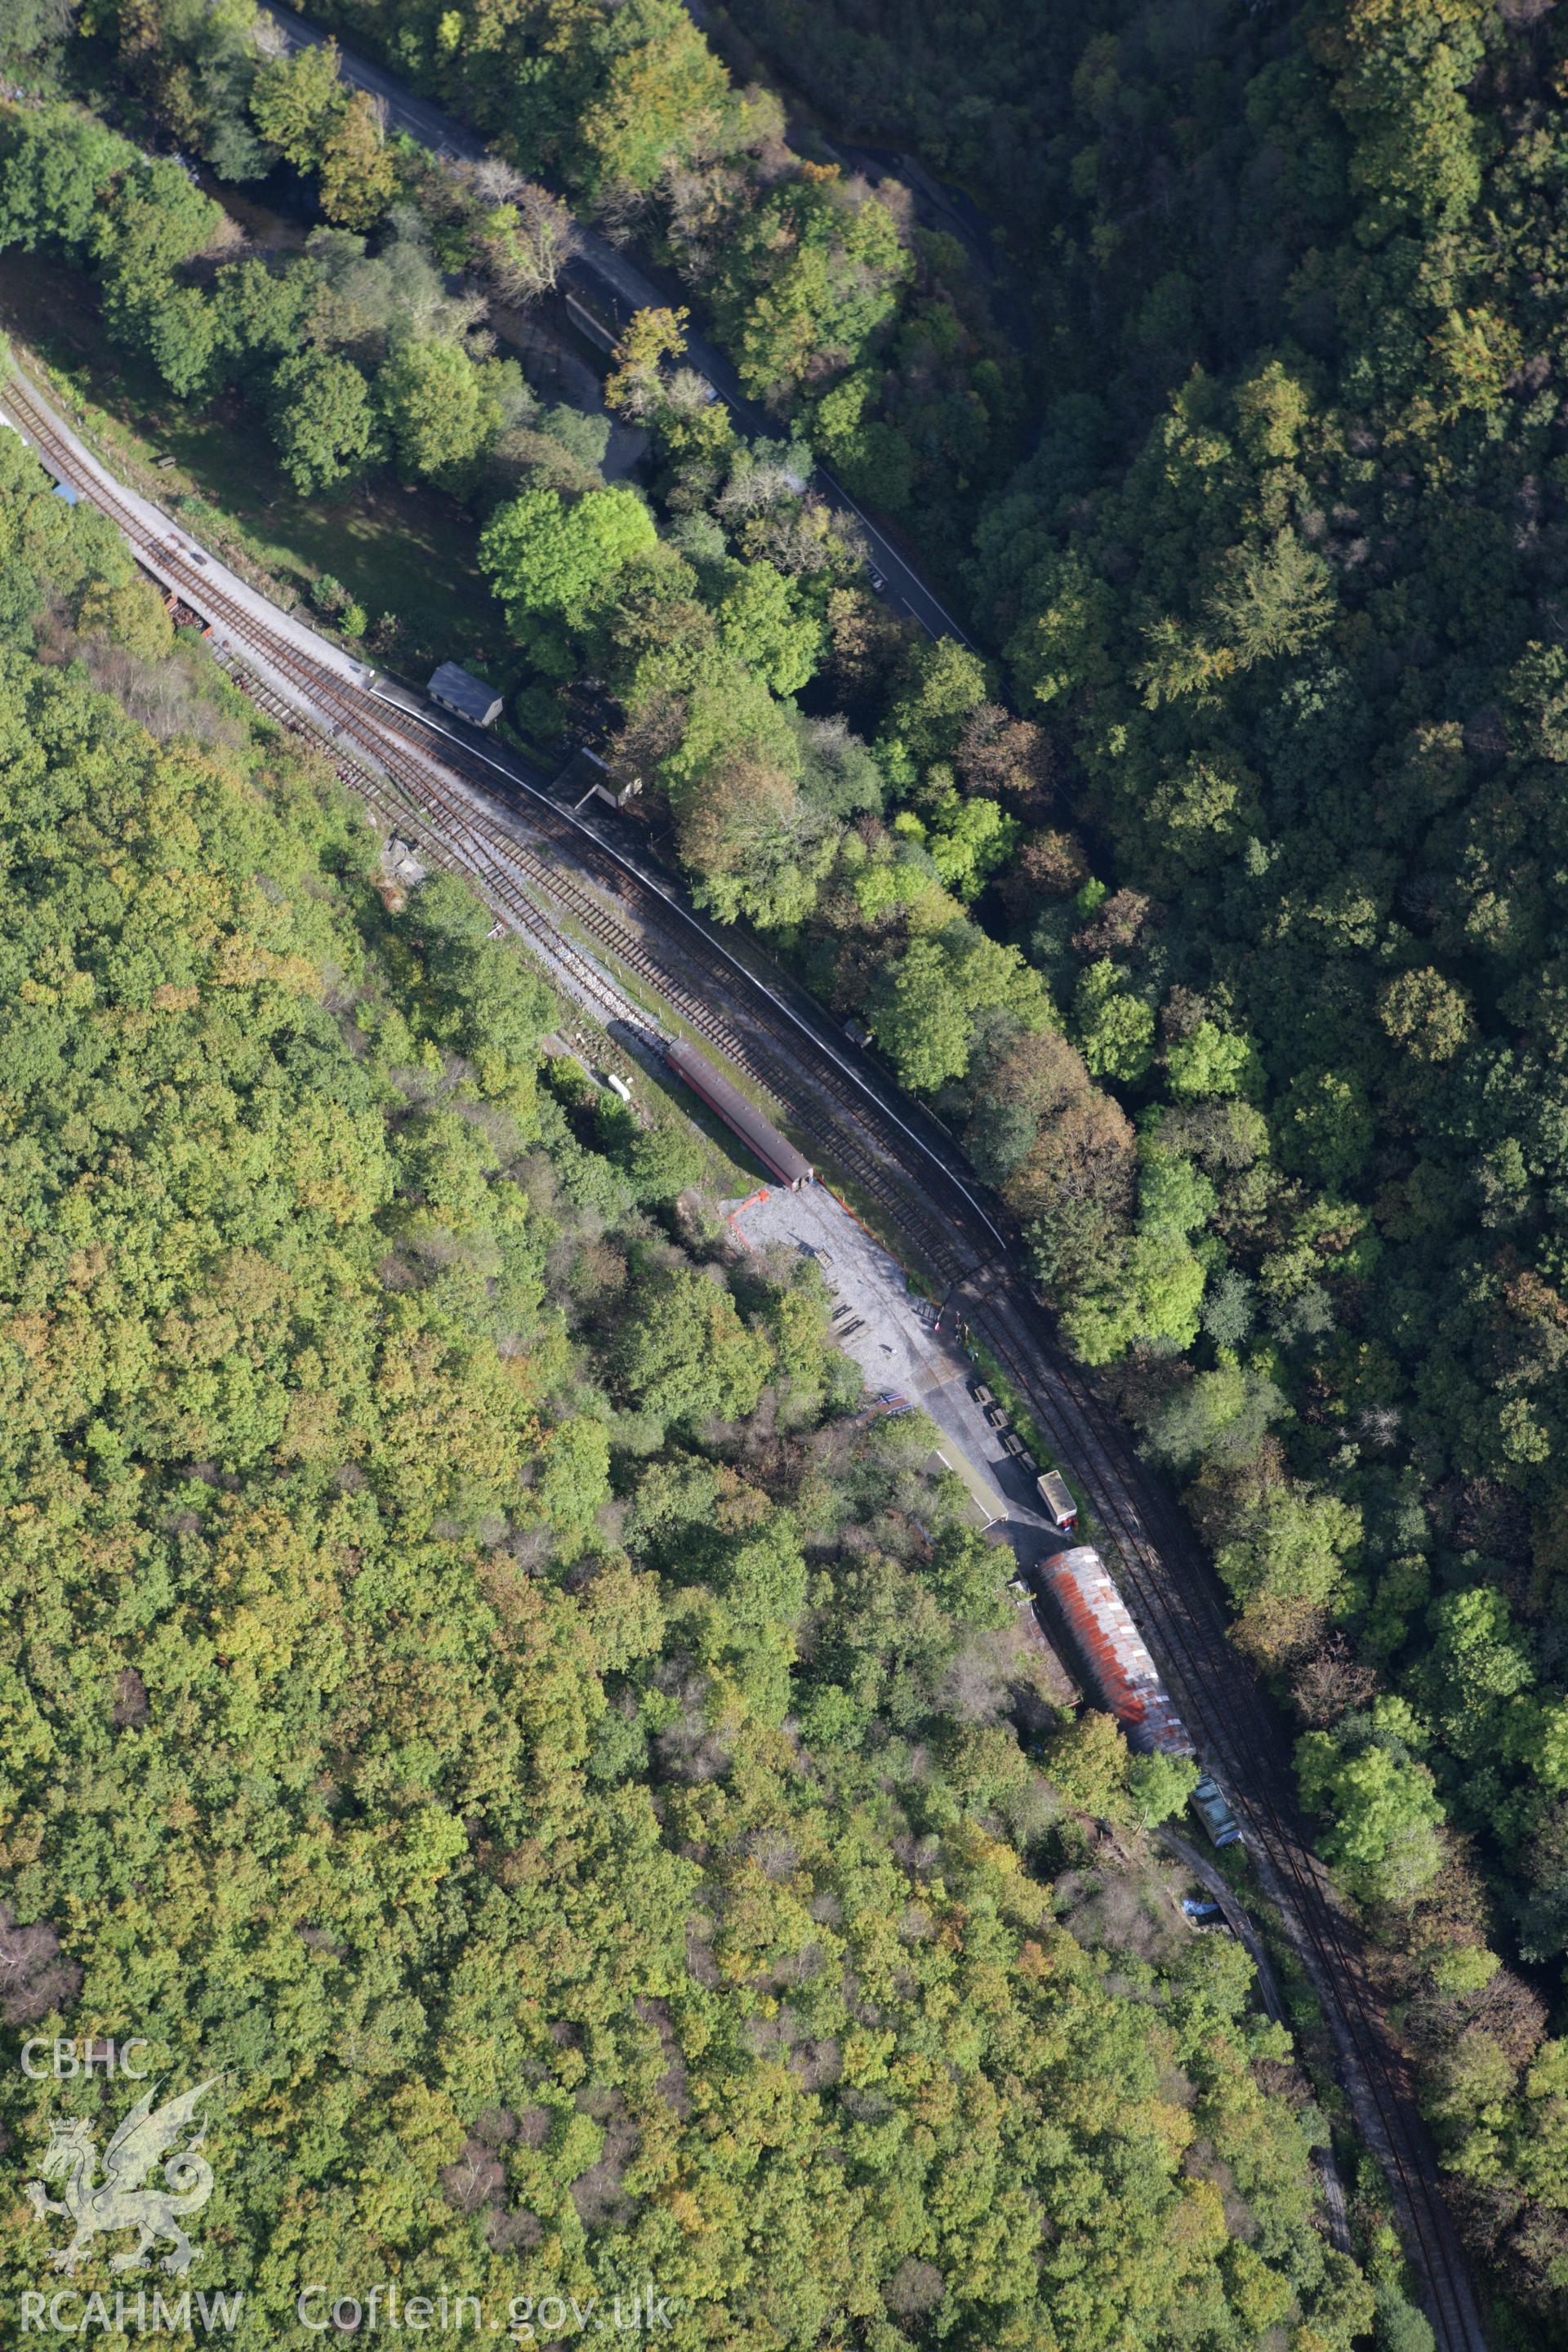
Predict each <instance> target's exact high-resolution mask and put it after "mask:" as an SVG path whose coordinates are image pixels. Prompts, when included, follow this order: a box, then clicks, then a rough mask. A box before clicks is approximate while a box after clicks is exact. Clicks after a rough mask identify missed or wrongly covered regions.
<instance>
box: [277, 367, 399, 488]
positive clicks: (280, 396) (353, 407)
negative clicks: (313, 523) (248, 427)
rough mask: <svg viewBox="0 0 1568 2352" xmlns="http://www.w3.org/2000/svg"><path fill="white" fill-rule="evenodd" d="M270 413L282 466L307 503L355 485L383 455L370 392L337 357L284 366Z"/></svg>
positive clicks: (361, 378)
mask: <svg viewBox="0 0 1568 2352" xmlns="http://www.w3.org/2000/svg"><path fill="white" fill-rule="evenodd" d="M271 413H272V434H273V438H274V440H275V441H276V442H277V444H278V454H279V462H280V464H281V465H282V467H283V470H284V472H285V473H286V474H287V475H288V477H289V480H290V481H291V482H292V483H293V485H294V487H295V488H296V489H297V490H299V491H300V493H301V494H302V495H304V496H306V497H309V496H310V493H311V492H312V491H314V490H321V489H329V488H331V486H332V485H333V484H334V483H336V482H342V481H351V480H353V479H354V478H357V477H358V476H359V475H361V474H363V472H364V471H365V469H366V468H367V467H369V466H371V465H373V464H374V462H375V461H376V459H377V457H379V455H380V447H381V445H380V438H379V435H378V432H377V428H376V417H375V409H374V404H373V402H372V400H371V394H370V386H369V384H368V383H366V381H365V379H364V376H363V373H362V372H361V370H360V369H358V368H357V367H355V365H354V363H353V361H352V360H347V359H343V358H342V356H341V355H340V354H339V353H337V352H319V351H312V352H300V353H299V354H298V356H297V357H295V358H293V359H288V360H284V361H283V362H281V364H280V365H279V367H278V368H277V370H276V371H275V372H274V374H273V378H272V396H271Z"/></svg>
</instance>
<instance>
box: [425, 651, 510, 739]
mask: <svg viewBox="0 0 1568 2352" xmlns="http://www.w3.org/2000/svg"><path fill="white" fill-rule="evenodd" d="M425 691H426V694H428V696H429V697H430V699H431V701H432V702H438V703H439V704H440V706H441V708H442V709H443V710H451V711H455V712H456V714H457V716H458V718H459V719H468V721H469V722H470V724H472V725H473V726H475V727H493V726H494V725H495V723H496V720H497V719H499V718H500V715H501V710H502V709H503V707H504V705H503V698H502V697H501V696H500V695H499V694H498V693H497V692H496V690H495V688H494V687H493V686H489V685H487V684H486V682H485V680H484V679H483V678H482V677H475V676H474V673H473V671H472V670H471V669H463V668H460V667H459V666H458V663H456V662H443V663H442V664H441V667H440V668H439V669H438V670H437V672H436V675H435V677H433V678H432V679H431V681H430V683H429V685H428V686H427V687H426V689H425Z"/></svg>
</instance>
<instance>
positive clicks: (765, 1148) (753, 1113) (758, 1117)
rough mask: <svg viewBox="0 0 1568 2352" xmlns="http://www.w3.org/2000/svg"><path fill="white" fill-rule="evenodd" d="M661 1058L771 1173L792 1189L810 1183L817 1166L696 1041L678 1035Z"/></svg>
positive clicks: (796, 1189) (794, 1190) (794, 1189)
mask: <svg viewBox="0 0 1568 2352" xmlns="http://www.w3.org/2000/svg"><path fill="white" fill-rule="evenodd" d="M664 1058H665V1060H666V1061H667V1062H668V1064H669V1066H670V1068H671V1069H672V1070H673V1071H674V1072H675V1073H676V1076H678V1077H680V1078H683V1079H684V1080H685V1081H686V1084H687V1085H688V1086H689V1087H690V1088H691V1091H692V1093H693V1094H694V1095H696V1096H697V1097H698V1099H699V1100H700V1101H701V1102H705V1103H706V1104H707V1106H708V1108H709V1109H710V1110H711V1111H717V1113H718V1115H719V1117H720V1118H721V1119H722V1120H723V1122H724V1124H725V1126H726V1127H731V1128H733V1129H734V1130H735V1133H736V1134H737V1135H738V1136H739V1137H740V1139H741V1140H742V1143H743V1144H744V1145H745V1147H746V1149H747V1150H748V1151H749V1152H751V1153H752V1157H753V1158H754V1159H757V1160H761V1161H762V1163H763V1167H764V1168H765V1169H766V1170H767V1171H768V1173H769V1175H770V1176H772V1177H773V1178H775V1179H776V1180H777V1181H778V1182H779V1183H781V1184H787V1185H788V1186H789V1188H790V1191H791V1192H797V1191H798V1190H799V1188H800V1187H801V1185H803V1184H809V1183H810V1182H811V1180H812V1178H813V1176H814V1175H815V1174H816V1170H815V1169H814V1168H813V1167H812V1164H811V1162H810V1160H808V1159H807V1158H806V1157H805V1153H804V1152H802V1151H797V1150H795V1146H794V1144H793V1143H792V1142H791V1141H790V1139H789V1138H788V1136H786V1135H781V1134H780V1133H779V1131H778V1129H777V1128H776V1127H772V1126H770V1125H769V1123H768V1121H767V1120H766V1119H765V1118H763V1115H762V1112H761V1111H760V1110H758V1109H757V1108H756V1106H755V1104H753V1103H749V1102H748V1101H747V1100H746V1097H745V1096H744V1095H743V1094H742V1092H741V1089H740V1088H739V1087H735V1086H731V1083H730V1081H729V1079H728V1078H727V1077H725V1076H724V1075H723V1073H722V1071H720V1070H716V1069H715V1068H714V1067H713V1065H712V1063H711V1062H710V1061H708V1060H706V1059H705V1057H704V1056H703V1055H700V1053H699V1052H698V1050H697V1048H696V1046H695V1045H688V1044H687V1042H686V1040H685V1038H684V1037H677V1038H676V1039H675V1041H674V1043H673V1044H672V1045H667V1046H666V1047H665V1049H664Z"/></svg>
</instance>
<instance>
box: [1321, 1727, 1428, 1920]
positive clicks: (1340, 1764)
mask: <svg viewBox="0 0 1568 2352" xmlns="http://www.w3.org/2000/svg"><path fill="white" fill-rule="evenodd" d="M1297 1769H1298V1770H1299V1771H1300V1777H1301V1794H1302V1796H1303V1797H1304V1798H1305V1799H1306V1801H1307V1802H1308V1804H1310V1806H1312V1807H1313V1808H1314V1810H1316V1811H1319V1812H1321V1813H1322V1814H1324V1815H1325V1816H1326V1817H1327V1819H1328V1821H1329V1823H1330V1826H1329V1828H1328V1830H1327V1831H1326V1832H1324V1836H1323V1841H1322V1850H1323V1857H1324V1860H1325V1861H1326V1862H1327V1863H1328V1864H1330V1866H1331V1868H1332V1869H1333V1870H1334V1871H1335V1873H1336V1874H1338V1876H1339V1877H1340V1878H1341V1879H1342V1882H1343V1884H1344V1885H1345V1886H1346V1887H1347V1888H1348V1890H1349V1891H1350V1893H1351V1894H1352V1895H1355V1896H1356V1897H1357V1898H1358V1900H1360V1901H1362V1902H1363V1903H1394V1904H1400V1905H1407V1904H1410V1903H1412V1902H1414V1901H1415V1897H1416V1895H1419V1893H1420V1892H1421V1889H1422V1888H1423V1887H1424V1886H1426V1885H1429V1884H1430V1882H1431V1881H1432V1880H1433V1879H1434V1878H1435V1877H1436V1874H1437V1872H1438V1870H1439V1869H1440V1868H1441V1866H1442V1859H1443V1856H1442V1849H1441V1847H1440V1845H1439V1844H1438V1842H1437V1831H1438V1829H1439V1827H1440V1826H1441V1823H1442V1820H1443V1808H1442V1806H1441V1805H1440V1804H1439V1802H1438V1801H1437V1793H1436V1789H1435V1788H1434V1786H1433V1782H1432V1775H1431V1773H1430V1772H1429V1771H1428V1770H1427V1769H1426V1766H1425V1765H1424V1764H1419V1763H1417V1762H1416V1761H1415V1759H1414V1758H1413V1757H1409V1756H1403V1757H1401V1756H1396V1755H1394V1753H1392V1752H1391V1751H1390V1749H1389V1748H1384V1747H1378V1746H1374V1745H1369V1746H1367V1747H1365V1748H1362V1749H1361V1750H1360V1751H1359V1753H1356V1754H1353V1755H1347V1754H1346V1753H1345V1752H1344V1750H1343V1749H1342V1748H1341V1747H1340V1746H1339V1745H1338V1743H1337V1742H1336V1741H1335V1739H1334V1738H1332V1736H1331V1734H1330V1733H1328V1732H1326V1731H1310V1732H1309V1733H1308V1734H1307V1735H1306V1737H1305V1738H1303V1739H1302V1740H1301V1741H1300V1743H1299V1745H1298V1748H1297Z"/></svg>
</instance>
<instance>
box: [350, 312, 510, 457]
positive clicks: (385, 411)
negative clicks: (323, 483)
mask: <svg viewBox="0 0 1568 2352" xmlns="http://www.w3.org/2000/svg"><path fill="white" fill-rule="evenodd" d="M375 391H376V398H377V400H378V401H379V403H380V405H381V411H382V415H383V416H384V419H385V423H386V430H387V435H388V437H389V438H390V440H391V443H392V447H393V452H394V456H395V461H396V464H397V467H398V470H399V472H400V473H401V474H402V475H403V477H404V478H405V480H407V481H416V480H420V479H425V478H436V479H440V478H447V479H457V478H461V476H462V474H463V473H464V471H465V469H466V468H468V467H470V466H472V464H473V462H474V460H475V459H476V458H477V457H479V456H480V455H481V454H482V452H483V451H484V449H485V448H486V447H487V446H488V445H489V442H490V441H491V440H492V439H493V437H494V436H495V434H496V432H497V430H498V429H499V426H500V403H499V401H498V400H497V398H496V395H495V391H494V387H493V384H492V383H491V382H490V380H489V377H488V376H487V374H486V373H485V371H484V370H483V369H482V368H480V367H479V366H476V364H475V362H473V361H472V360H471V359H470V358H469V356H468V352H465V351H464V350H462V348H461V347H460V346H459V345H458V344H456V343H450V342H445V341H436V340H434V339H429V340H426V341H410V342H404V343H400V344H399V345H398V346H397V347H396V349H395V351H394V352H393V353H392V355H391V357H390V358H389V359H388V360H387V362H386V363H385V365H384V367H383V368H382V369H381V371H380V373H379V374H378V375H377V377H376V382H375Z"/></svg>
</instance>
